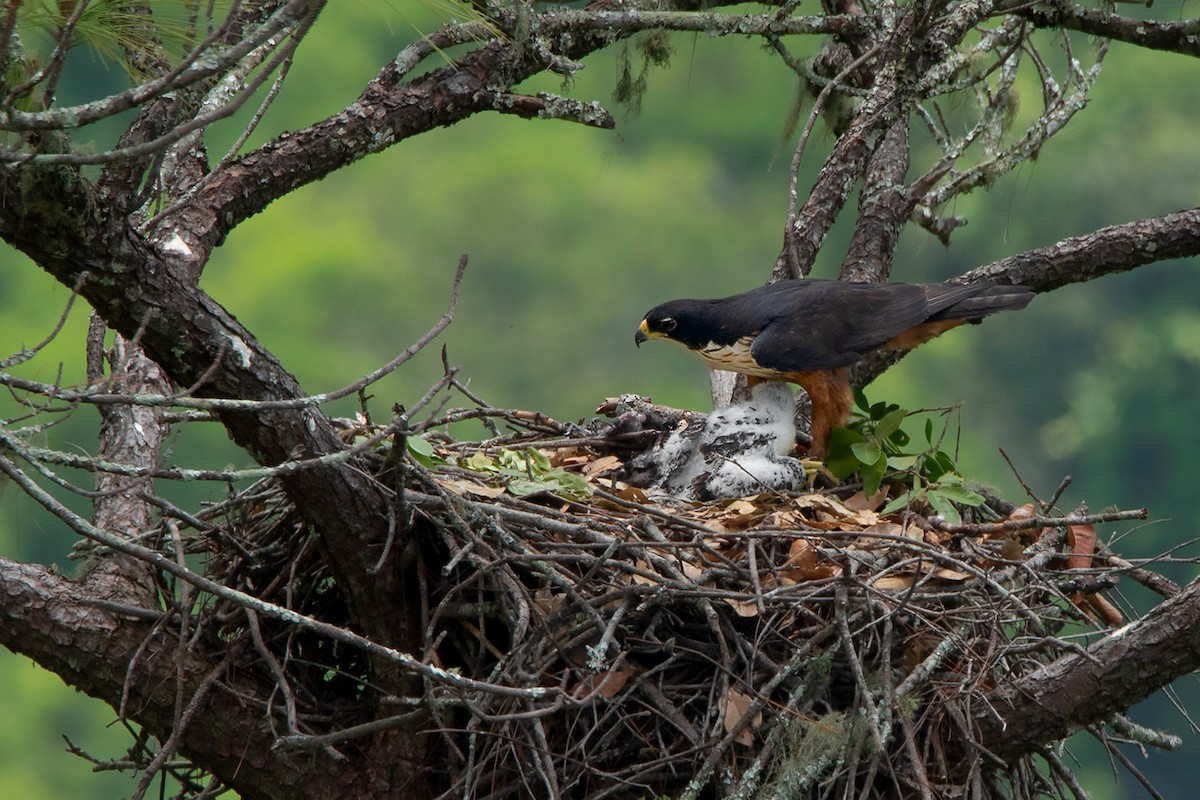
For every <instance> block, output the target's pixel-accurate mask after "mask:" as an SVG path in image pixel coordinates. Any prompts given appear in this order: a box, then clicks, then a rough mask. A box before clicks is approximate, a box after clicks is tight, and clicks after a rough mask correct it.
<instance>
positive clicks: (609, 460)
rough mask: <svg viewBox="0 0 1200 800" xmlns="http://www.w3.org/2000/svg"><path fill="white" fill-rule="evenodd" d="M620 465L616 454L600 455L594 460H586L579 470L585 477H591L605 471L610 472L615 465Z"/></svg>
mask: <svg viewBox="0 0 1200 800" xmlns="http://www.w3.org/2000/svg"><path fill="white" fill-rule="evenodd" d="M619 466H621V459H619V458H617V457H616V456H602V457H600V458H597V459H595V460H594V461H588V462H586V463H585V464H584V465H583V466H582V467H580V469H579V471H580V473H582V474H583V477H585V478H592V477H594V476H596V475H603V474H605V473H607V472H612V471H613V470H614V469H616V468H617V467H619Z"/></svg>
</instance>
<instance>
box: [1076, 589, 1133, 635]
mask: <svg viewBox="0 0 1200 800" xmlns="http://www.w3.org/2000/svg"><path fill="white" fill-rule="evenodd" d="M1076 604H1077V605H1079V606H1080V608H1083V609H1084V611H1087V610H1088V609H1091V610H1092V612H1094V613H1093V617H1094V618H1099V619H1100V620H1101V621H1102V622H1105V623H1107V624H1108V625H1111V626H1113V627H1114V628H1115V627H1117V626H1118V625H1122V624H1124V622H1125V617H1124V615H1123V614H1122V613H1121V610H1120V609H1119V608H1117V607H1116V606H1114V605H1113V604H1112V603H1110V602H1108V600H1107V599H1105V597H1104V596H1103V595H1098V594H1089V595H1084V597H1083V598H1082V602H1080V601H1079V600H1076Z"/></svg>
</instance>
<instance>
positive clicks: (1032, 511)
mask: <svg viewBox="0 0 1200 800" xmlns="http://www.w3.org/2000/svg"><path fill="white" fill-rule="evenodd" d="M1036 516H1037V509H1036V508H1034V507H1033V504H1032V503H1026V504H1025V505H1023V506H1017V507H1016V508H1014V509H1013V510H1012V511H1011V512H1009V515H1008V516H1007V517H1005V521H1006V522H1007V521H1013V522H1019V521H1024V520H1027V519H1033V518H1034V517H1036ZM1043 530H1044V529H1043V528H1032V529H1030V530H1027V531H1022V532H1021V533H1019V534H1017V535H1018V536H1020V535H1025V536H1028V537H1029V538H1030V539H1032V540H1033V541H1035V542H1036V541H1037V540H1038V539H1040V538H1042V531H1043ZM992 535H993V536H994V535H995V534H992ZM1002 535H1009V534H1002ZM985 538H988V537H985Z"/></svg>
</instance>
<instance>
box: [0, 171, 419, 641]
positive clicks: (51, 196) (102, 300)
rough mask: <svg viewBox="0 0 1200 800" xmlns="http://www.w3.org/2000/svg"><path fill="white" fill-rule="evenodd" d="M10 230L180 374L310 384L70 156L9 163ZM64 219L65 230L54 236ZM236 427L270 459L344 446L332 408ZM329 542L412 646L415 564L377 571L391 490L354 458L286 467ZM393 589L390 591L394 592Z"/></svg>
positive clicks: (290, 388) (262, 385)
mask: <svg viewBox="0 0 1200 800" xmlns="http://www.w3.org/2000/svg"><path fill="white" fill-rule="evenodd" d="M0 197H3V200H4V205H3V210H0V236H3V237H4V238H5V240H7V241H8V242H10V243H12V244H14V245H15V246H17V247H19V248H21V249H22V250H23V251H24V252H26V253H27V254H28V255H29V256H30V257H31V258H33V259H34V260H35V261H36V262H38V263H39V264H40V265H41V266H42V267H43V268H44V269H46V270H48V271H49V272H50V273H51V274H53V275H54V276H55V277H56V278H58V279H59V280H60V281H61V282H63V283H64V284H66V285H68V286H74V285H76V284H77V283H80V276H81V275H82V273H83V272H85V271H86V272H88V273H89V275H90V278H89V279H87V280H84V281H82V285H81V287H80V294H81V295H82V296H83V297H84V298H85V299H86V300H87V301H88V302H89V303H90V304H91V305H92V307H93V308H94V309H96V311H97V313H99V314H100V315H101V316H103V317H104V319H105V321H106V322H107V323H108V324H109V326H110V327H112V328H113V329H114V330H116V331H118V332H120V333H122V334H123V335H125V336H127V337H131V338H133V337H137V339H138V341H139V342H140V344H141V346H142V347H143V348H144V349H145V351H146V353H147V354H149V355H150V357H151V358H153V359H154V360H155V361H156V362H157V363H158V364H159V365H160V366H162V368H163V369H164V370H165V371H166V372H167V374H168V375H169V376H170V377H171V378H172V379H173V380H174V381H175V383H176V384H177V385H180V386H188V387H193V393H194V394H196V395H198V396H201V397H231V398H241V399H247V400H284V399H295V398H299V397H303V396H304V393H303V392H302V391H301V389H300V386H299V384H297V382H296V380H295V378H293V377H292V375H291V374H289V373H288V372H287V371H286V370H285V369H284V368H283V367H282V365H280V364H279V362H278V361H277V360H276V359H275V357H274V355H272V354H271V353H270V352H269V351H267V350H266V349H265V348H264V347H263V346H262V345H261V344H260V343H259V342H258V340H257V339H256V338H255V337H254V335H253V334H251V333H250V332H249V331H248V330H246V329H245V328H244V327H243V326H242V325H241V324H240V323H239V322H238V321H237V320H236V319H234V317H233V316H232V315H231V314H229V313H228V312H227V311H225V309H224V308H222V307H221V306H220V305H219V304H218V303H216V302H215V301H214V300H212V298H210V297H209V296H208V295H207V294H205V293H204V292H203V291H201V290H200V289H198V288H197V287H196V286H195V285H194V284H192V283H191V282H190V281H189V280H187V279H185V278H181V277H179V276H178V275H177V274H176V272H175V271H174V270H173V269H172V265H171V264H170V263H169V262H167V261H166V260H165V259H164V257H163V255H162V254H160V253H159V252H157V251H156V250H154V249H153V248H152V247H151V246H150V245H149V243H148V242H146V240H144V239H142V238H141V237H139V236H138V235H137V233H136V232H135V231H133V230H129V229H126V228H125V227H124V224H123V221H122V220H120V219H118V220H115V221H103V220H101V219H99V218H98V213H97V211H96V208H97V205H96V202H95V199H94V196H93V193H92V191H91V187H90V185H89V184H87V183H86V182H85V181H83V180H81V179H80V178H79V176H78V173H77V172H76V171H75V170H74V169H73V168H69V167H60V166H42V167H38V166H29V167H26V168H25V169H23V170H20V171H12V170H7V171H0ZM46 230H56V231H59V234H58V235H57V236H56V237H53V239H52V240H51V239H49V238H48V237H46V236H45V235H44V233H43V232H44V231H46ZM218 416H219V417H220V419H221V421H222V422H223V423H224V425H225V427H226V429H227V430H228V431H229V435H230V438H231V439H232V440H233V441H234V442H235V443H237V444H238V445H239V446H241V447H243V448H244V449H245V450H246V451H247V452H248V453H250V454H251V456H252V457H253V458H254V459H255V460H256V461H258V463H260V464H263V465H264V466H271V465H276V464H281V463H284V462H286V461H290V460H293V459H296V458H311V457H316V456H321V455H326V454H329V453H335V452H339V451H340V450H342V449H343V448H344V447H345V445H344V443H343V442H342V441H341V439H340V438H339V437H338V435H337V432H336V431H335V430H334V429H333V427H332V425H330V423H329V420H328V419H327V418H326V417H325V416H324V414H322V413H321V411H320V409H317V408H312V407H301V408H283V409H281V408H276V409H271V410H255V411H221V412H218ZM282 481H283V484H284V486H285V487H286V488H287V491H288V493H289V495H291V497H292V498H293V500H294V501H295V503H296V506H297V508H298V509H300V510H301V513H303V514H304V516H305V517H306V519H308V521H309V522H310V523H311V524H312V526H313V529H314V531H315V532H316V533H317V534H318V535H320V536H321V537H322V539H323V541H324V542H325V544H326V546H327V548H328V551H329V554H330V558H331V562H332V564H333V566H334V568H335V569H336V571H337V573H338V577H339V579H340V582H341V583H342V585H343V587H344V589H345V591H346V592H347V593H348V596H349V599H350V602H351V603H352V605H353V606H354V607H355V609H356V611H357V612H358V613H359V614H360V615H361V616H359V617H358V619H359V621H360V622H361V624H362V625H363V626H364V630H365V631H367V632H368V635H370V636H371V638H373V639H375V640H376V641H378V642H380V643H382V644H388V645H393V646H396V647H398V648H400V649H403V650H408V649H411V647H410V645H411V644H412V643H413V642H415V641H416V640H417V639H416V636H417V631H416V629H415V625H416V622H415V620H414V619H413V618H411V617H409V616H408V614H409V613H415V611H414V610H413V609H412V608H411V607H406V604H405V603H403V602H399V601H398V598H402V597H404V596H405V589H404V579H403V574H402V572H401V571H400V570H398V569H387V570H383V571H381V572H380V573H379V574H378V575H376V576H375V577H374V578H373V579H372V580H371V581H363V580H360V579H355V576H361V575H365V574H369V573H368V572H367V570H368V568H369V567H372V566H373V565H374V564H375V561H376V560H377V559H378V557H379V552H378V548H379V547H381V546H382V543H383V542H384V541H385V540H386V538H387V531H388V526H389V518H390V502H389V500H388V497H387V494H386V492H384V491H383V489H382V488H381V487H380V486H378V485H377V484H376V483H375V482H374V481H373V480H372V479H370V478H368V477H367V476H366V475H365V474H364V472H363V471H362V470H360V469H357V468H356V467H355V466H354V465H353V464H340V463H339V464H321V465H316V466H314V467H313V468H311V469H304V470H299V471H297V472H295V473H294V474H291V475H288V476H285V477H283V478H282ZM382 598H387V599H388V602H382V601H381V600H382Z"/></svg>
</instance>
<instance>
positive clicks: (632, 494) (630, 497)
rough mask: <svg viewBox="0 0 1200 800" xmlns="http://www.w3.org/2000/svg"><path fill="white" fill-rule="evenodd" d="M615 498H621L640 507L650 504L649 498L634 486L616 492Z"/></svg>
mask: <svg viewBox="0 0 1200 800" xmlns="http://www.w3.org/2000/svg"><path fill="white" fill-rule="evenodd" d="M617 497H619V498H621V499H622V500H627V501H629V502H630V503H639V504H642V505H645V504H646V503H649V502H650V498H649V496H647V494H646V493H645V492H644V491H643V490H641V489H639V488H638V487H636V486H626V487H625V488H624V489H621V490H620V491H619V492H617Z"/></svg>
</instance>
